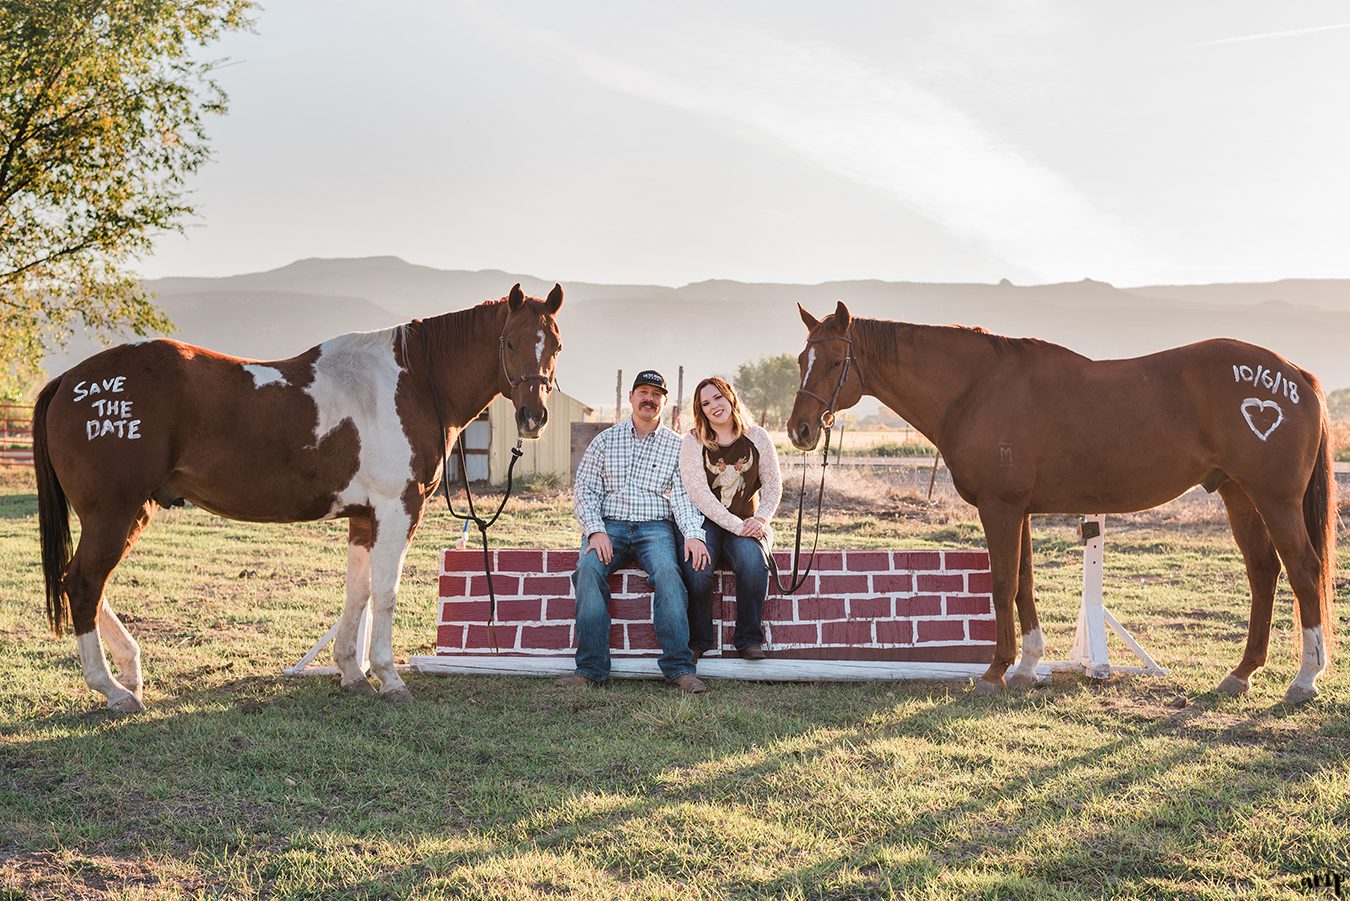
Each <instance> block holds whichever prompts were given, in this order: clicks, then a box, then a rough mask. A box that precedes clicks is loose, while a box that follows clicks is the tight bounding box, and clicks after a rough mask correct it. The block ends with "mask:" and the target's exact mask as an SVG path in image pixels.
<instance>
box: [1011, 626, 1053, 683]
mask: <svg viewBox="0 0 1350 901" xmlns="http://www.w3.org/2000/svg"><path fill="white" fill-rule="evenodd" d="M1044 654H1045V633H1044V632H1042V631H1041V627H1040V626H1037V627H1036V628H1034V629H1032V630H1031V631H1030V632H1028V633H1026V634H1025V635H1023V636H1022V657H1021V659H1020V660H1018V661H1017V666H1015V667H1013V670H1012V671H1013V675H1023V676H1032V677H1035V675H1036V664H1038V663H1040V662H1041V657H1042V656H1044Z"/></svg>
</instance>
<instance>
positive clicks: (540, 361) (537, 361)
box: [534, 329, 544, 372]
mask: <svg viewBox="0 0 1350 901" xmlns="http://www.w3.org/2000/svg"><path fill="white" fill-rule="evenodd" d="M543 365H544V330H543V329H540V330H539V343H538V344H536V345H535V346H534V370H535V372H538V371H539V367H541V366H543Z"/></svg>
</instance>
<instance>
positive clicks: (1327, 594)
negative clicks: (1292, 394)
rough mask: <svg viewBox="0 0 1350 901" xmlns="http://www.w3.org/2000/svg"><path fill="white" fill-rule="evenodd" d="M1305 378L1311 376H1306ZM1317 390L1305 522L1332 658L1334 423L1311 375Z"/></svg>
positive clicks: (1323, 624)
mask: <svg viewBox="0 0 1350 901" xmlns="http://www.w3.org/2000/svg"><path fill="white" fill-rule="evenodd" d="M1305 375H1308V374H1307V373H1305ZM1308 378H1309V381H1310V382H1312V385H1313V387H1314V389H1316V395H1317V399H1318V400H1320V401H1322V404H1321V407H1322V423H1321V429H1322V437H1321V442H1320V443H1319V445H1318V447H1317V460H1316V462H1315V463H1314V464H1313V471H1312V475H1311V476H1309V478H1308V485H1307V487H1306V488H1305V489H1304V491H1303V522H1304V524H1305V525H1306V526H1307V529H1308V537H1309V538H1310V539H1312V544H1313V550H1315V551H1316V552H1317V560H1318V565H1319V566H1320V570H1319V572H1318V580H1317V581H1318V589H1319V593H1320V594H1321V596H1322V603H1321V608H1322V641H1323V643H1324V645H1325V647H1326V649H1327V656H1328V658H1330V656H1331V650H1332V647H1333V645H1334V644H1335V637H1336V618H1335V615H1334V611H1333V606H1334V600H1335V596H1336V523H1337V521H1338V518H1339V517H1338V515H1337V507H1336V475H1335V472H1334V469H1333V465H1332V454H1331V422H1330V419H1329V417H1328V415H1327V409H1326V402H1325V398H1324V397H1323V396H1322V389H1321V386H1320V385H1318V383H1317V381H1316V380H1315V379H1313V378H1312V377H1311V376H1308Z"/></svg>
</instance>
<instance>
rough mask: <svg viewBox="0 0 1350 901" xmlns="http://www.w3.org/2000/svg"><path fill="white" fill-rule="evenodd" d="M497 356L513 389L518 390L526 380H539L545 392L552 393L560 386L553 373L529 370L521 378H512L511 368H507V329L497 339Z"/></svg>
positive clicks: (507, 382)
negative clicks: (545, 373)
mask: <svg viewBox="0 0 1350 901" xmlns="http://www.w3.org/2000/svg"><path fill="white" fill-rule="evenodd" d="M497 357H498V359H500V360H501V362H502V375H504V376H506V384H508V385H510V386H511V390H512V391H515V390H516V386H517V385H521V384H524V383H525V382H538V383H539V384H540V386H541V387H542V388H543V389H544V391H545V392H550V393H551V392H552V391H553V389H554V388H556V387H558V380H557V378H556V377H554V376H551V375H544V374H543V373H542V372H527V373H524V374H523V375H521V376H520V378H517V379H513V378H511V370H510V369H507V368H506V332H505V331H503V332H502V336H501V337H500V338H498V339H497Z"/></svg>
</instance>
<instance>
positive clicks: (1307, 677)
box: [1294, 626, 1327, 689]
mask: <svg viewBox="0 0 1350 901" xmlns="http://www.w3.org/2000/svg"><path fill="white" fill-rule="evenodd" d="M1326 668H1327V649H1326V645H1324V644H1323V643H1322V627H1321V626H1314V627H1313V628H1311V629H1304V630H1303V655H1302V660H1301V661H1300V665H1299V668H1298V675H1297V676H1295V677H1294V684H1295V685H1297V686H1299V687H1300V688H1314V689H1315V688H1316V687H1317V685H1316V682H1317V677H1318V676H1319V675H1320V674H1321V672H1322V670H1324V669H1326Z"/></svg>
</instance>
